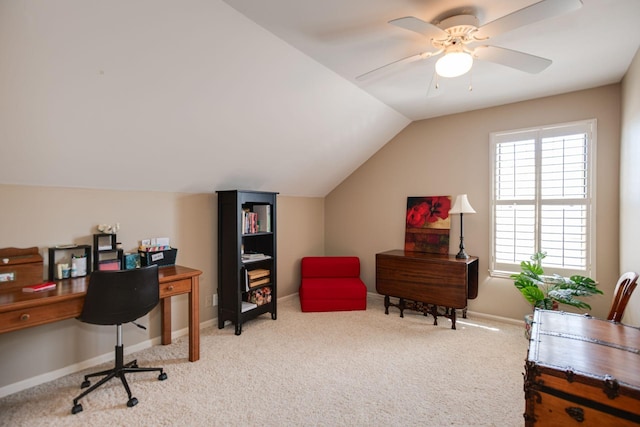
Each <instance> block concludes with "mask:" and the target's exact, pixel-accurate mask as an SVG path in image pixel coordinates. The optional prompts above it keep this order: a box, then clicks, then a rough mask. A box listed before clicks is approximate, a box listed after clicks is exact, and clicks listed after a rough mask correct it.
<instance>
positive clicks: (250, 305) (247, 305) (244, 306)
mask: <svg viewBox="0 0 640 427" xmlns="http://www.w3.org/2000/svg"><path fill="white" fill-rule="evenodd" d="M257 307H258V304H255V303H252V302H249V301H242V312H243V313H244V312H245V311H249V310H253V309H254V308H257Z"/></svg>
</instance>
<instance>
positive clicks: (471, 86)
mask: <svg viewBox="0 0 640 427" xmlns="http://www.w3.org/2000/svg"><path fill="white" fill-rule="evenodd" d="M472 91H473V70H471V72H470V73H469V92H472Z"/></svg>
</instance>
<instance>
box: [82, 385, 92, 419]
mask: <svg viewBox="0 0 640 427" xmlns="http://www.w3.org/2000/svg"><path fill="white" fill-rule="evenodd" d="M90 385H91V381H89V380H84V381H83V382H82V384H80V388H87V387H89V386H90ZM80 410H81V411H82V409H80Z"/></svg>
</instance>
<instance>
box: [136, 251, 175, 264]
mask: <svg viewBox="0 0 640 427" xmlns="http://www.w3.org/2000/svg"><path fill="white" fill-rule="evenodd" d="M138 253H139V254H140V265H142V266H147V265H153V264H156V265H157V266H158V267H166V266H169V265H176V256H177V255H178V249H177V248H171V249H165V250H162V251H148V252H147V251H138Z"/></svg>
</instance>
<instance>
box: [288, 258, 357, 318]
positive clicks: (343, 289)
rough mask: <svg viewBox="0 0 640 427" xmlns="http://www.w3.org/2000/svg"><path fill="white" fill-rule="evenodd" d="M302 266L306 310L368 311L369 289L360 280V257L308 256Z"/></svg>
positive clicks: (302, 304)
mask: <svg viewBox="0 0 640 427" xmlns="http://www.w3.org/2000/svg"><path fill="white" fill-rule="evenodd" d="M300 265H301V273H302V274H301V283H300V307H301V309H302V311H304V312H310V311H349V310H366V309H367V287H366V286H365V284H364V282H362V280H360V259H359V258H358V257H354V256H324V257H304V258H302V262H301V263H300Z"/></svg>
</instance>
